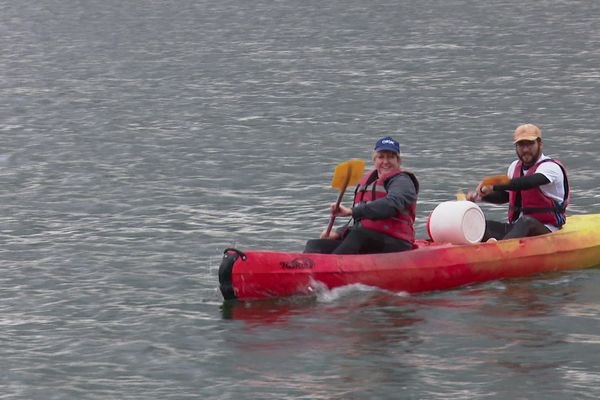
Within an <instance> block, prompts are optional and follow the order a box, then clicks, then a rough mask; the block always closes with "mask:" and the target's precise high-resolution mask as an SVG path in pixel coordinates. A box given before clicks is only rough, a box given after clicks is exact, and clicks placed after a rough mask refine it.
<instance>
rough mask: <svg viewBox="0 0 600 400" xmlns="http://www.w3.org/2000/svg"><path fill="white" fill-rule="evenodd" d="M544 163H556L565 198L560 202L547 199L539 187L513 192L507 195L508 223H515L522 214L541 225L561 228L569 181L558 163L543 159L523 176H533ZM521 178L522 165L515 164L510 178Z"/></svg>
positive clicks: (567, 198) (563, 220)
mask: <svg viewBox="0 0 600 400" xmlns="http://www.w3.org/2000/svg"><path fill="white" fill-rule="evenodd" d="M544 162H553V163H556V164H557V165H558V166H559V167H560V169H561V170H562V172H563V176H564V185H565V197H564V199H563V201H562V202H558V201H556V200H554V199H552V198H551V197H548V196H546V195H545V194H544V192H542V190H541V189H540V187H539V186H538V187H535V188H532V189H527V190H519V191H514V190H511V191H509V193H508V204H509V205H508V221H509V222H511V223H512V222H515V221H516V220H517V218H519V216H520V215H521V213H523V215H528V216H530V217H533V218H535V219H537V220H538V221H540V222H541V223H543V224H550V225H555V226H558V227H561V226H562V225H564V223H565V222H566V215H565V210H566V208H567V205H568V204H569V181H568V179H567V171H566V169H565V167H564V165H562V163H561V162H560V161H557V160H552V159H545V160H542V161H540V162H539V163H537V164H535V165H534V166H533V167H531V168H529V170H528V171H527V173H526V174H525V176H530V175H533V174H535V171H536V170H537V169H538V167H539V166H540V165H541V164H542V163H544ZM521 176H523V163H522V162H521V161H519V162H517V165H516V166H515V171H514V173H513V176H512V178H519V177H521Z"/></svg>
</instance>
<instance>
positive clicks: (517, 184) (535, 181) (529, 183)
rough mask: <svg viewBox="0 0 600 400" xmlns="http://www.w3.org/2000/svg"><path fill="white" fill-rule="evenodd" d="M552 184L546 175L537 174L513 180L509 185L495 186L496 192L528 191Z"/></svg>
mask: <svg viewBox="0 0 600 400" xmlns="http://www.w3.org/2000/svg"><path fill="white" fill-rule="evenodd" d="M547 183H550V179H548V178H547V177H546V175H544V174H540V173H537V172H536V173H535V174H533V175H530V176H521V177H519V178H512V179H511V180H510V183H509V184H508V185H494V190H527V189H532V188H535V187H538V186H542V185H545V184H547Z"/></svg>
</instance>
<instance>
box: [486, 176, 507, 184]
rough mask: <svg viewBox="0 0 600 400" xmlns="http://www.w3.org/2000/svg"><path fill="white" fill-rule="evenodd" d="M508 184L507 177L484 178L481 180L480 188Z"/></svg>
mask: <svg viewBox="0 0 600 400" xmlns="http://www.w3.org/2000/svg"><path fill="white" fill-rule="evenodd" d="M509 183H510V178H509V177H508V176H507V175H494V176H486V177H485V178H483V179H482V180H481V185H482V186H493V185H508V184H509Z"/></svg>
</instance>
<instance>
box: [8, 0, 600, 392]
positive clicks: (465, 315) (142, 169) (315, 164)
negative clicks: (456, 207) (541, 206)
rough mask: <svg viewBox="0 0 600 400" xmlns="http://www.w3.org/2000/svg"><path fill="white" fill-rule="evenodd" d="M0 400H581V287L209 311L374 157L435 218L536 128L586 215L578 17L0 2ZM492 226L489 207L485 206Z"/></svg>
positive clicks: (522, 287)
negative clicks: (240, 269) (224, 278)
mask: <svg viewBox="0 0 600 400" xmlns="http://www.w3.org/2000/svg"><path fill="white" fill-rule="evenodd" d="M0 15H1V16H2V18H1V22H0V46H1V49H2V51H1V52H0V138H1V140H0V187H1V190H0V203H1V204H2V207H1V208H0V267H1V268H2V271H3V274H2V276H1V277H0V284H1V286H0V287H1V289H0V343H1V349H0V372H1V373H0V388H2V391H1V393H0V399H236V400H239V399H296V398H303V399H392V398H394V399H395V398H402V399H448V398H453V399H475V398H477V399H483V398H485V399H544V400H547V399H551V400H559V399H560V400H562V399H570V398H573V399H574V398H577V399H596V398H598V397H599V396H600V372H598V365H599V358H598V353H597V350H598V345H599V344H600V317H599V315H600V291H599V290H598V287H599V286H600V270H598V269H590V270H580V271H573V272H568V273H560V274H547V275H543V276H540V277H532V278H527V279H516V280H510V281H500V282H491V283H487V284H483V285H477V286H472V287H466V288H461V289H457V290H452V291H447V292H436V293H429V294H423V295H418V296H409V295H405V294H402V293H389V292H382V291H378V290H375V289H372V288H366V287H347V288H341V289H338V290H334V291H331V292H326V293H322V294H320V295H319V296H317V297H316V298H312V299H305V300H299V299H295V300H275V301H265V302H254V303H247V304H224V303H223V300H222V297H221V295H220V293H219V291H218V277H217V270H218V265H219V262H220V259H221V255H222V252H223V250H224V248H226V247H229V246H236V247H238V248H240V249H246V250H249V249H255V250H258V249H269V250H282V251H296V250H301V249H302V247H303V245H304V242H305V241H306V240H307V239H310V238H314V237H316V235H318V233H319V232H320V231H321V230H322V229H323V228H324V227H325V226H326V224H327V221H328V215H327V206H328V204H329V203H330V202H332V201H334V200H335V198H336V196H337V192H335V191H334V190H333V189H331V188H330V187H329V183H330V179H331V175H332V172H333V168H334V167H335V165H336V164H337V163H339V162H341V161H343V160H346V159H349V158H363V159H369V157H370V152H371V149H372V146H373V144H374V142H375V140H376V139H377V138H378V137H380V136H382V135H384V134H386V135H387V134H391V135H392V136H394V137H395V138H396V139H398V140H399V141H400V143H401V148H402V155H403V165H404V167H405V168H407V169H411V170H413V171H414V172H415V173H416V174H417V175H418V177H419V179H420V181H421V193H420V202H419V208H418V221H417V227H418V236H419V237H421V238H423V237H425V235H426V232H425V222H426V219H427V216H428V215H429V213H430V212H431V211H432V210H433V208H434V207H435V206H436V205H437V204H438V203H440V202H442V201H445V200H450V199H453V198H454V195H455V193H456V192H457V190H467V189H470V188H472V187H474V186H475V185H476V184H477V182H478V180H479V179H480V178H481V177H482V176H485V175H493V174H499V173H503V172H504V171H505V170H506V168H507V166H508V164H509V163H510V161H512V159H513V158H514V149H513V146H512V144H511V135H512V131H513V130H514V128H515V127H516V126H517V125H519V124H521V123H524V122H533V123H536V124H538V125H539V126H540V127H541V128H542V130H543V134H544V138H545V139H544V143H545V153H546V154H547V155H550V156H553V157H557V158H560V159H561V160H562V161H563V162H564V163H565V164H566V165H567V166H568V168H569V172H570V177H571V186H572V206H571V208H570V213H571V214H582V213H598V212H600V194H599V192H598V183H599V181H600V173H599V172H598V165H600V155H599V153H600V135H599V134H598V125H599V117H598V108H599V106H600V2H597V1H594V0H573V1H560V0H539V1H528V2H523V1H517V0H500V1H474V0H471V1H469V0H421V1H408V0H401V1H386V0H373V1H358V0H346V1H341V0H331V1H327V2H322V1H314V0H306V1H292V0H272V1H266V0H257V1H241V0H223V1H218V2H216V1H214V2H213V1H206V0H200V1H191V0H177V1H175V0H163V1H161V0H144V1H127V0H126V1H115V0H107V1H90V0H79V1H75V0H61V1H58V0H39V1H35V2H33V1H22V2H19V1H9V0H0ZM484 211H485V212H486V214H487V215H488V216H489V217H493V218H497V219H501V218H504V214H505V209H504V208H502V207H494V206H484Z"/></svg>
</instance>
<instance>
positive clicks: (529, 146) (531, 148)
mask: <svg viewBox="0 0 600 400" xmlns="http://www.w3.org/2000/svg"><path fill="white" fill-rule="evenodd" d="M543 147H544V144H543V143H542V140H541V139H537V140H521V141H519V142H517V143H516V144H515V149H516V151H517V156H518V157H519V160H521V161H522V162H523V165H525V166H526V167H531V166H532V165H534V164H535V162H536V161H537V160H538V159H539V158H540V156H541V155H542V149H543Z"/></svg>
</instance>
